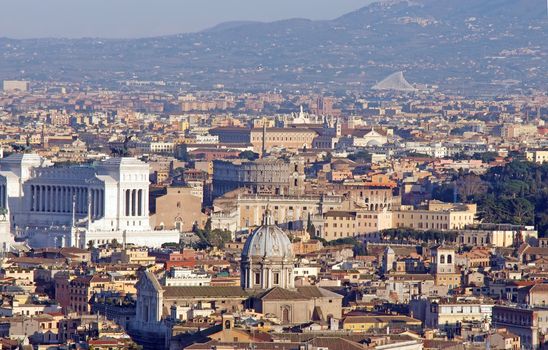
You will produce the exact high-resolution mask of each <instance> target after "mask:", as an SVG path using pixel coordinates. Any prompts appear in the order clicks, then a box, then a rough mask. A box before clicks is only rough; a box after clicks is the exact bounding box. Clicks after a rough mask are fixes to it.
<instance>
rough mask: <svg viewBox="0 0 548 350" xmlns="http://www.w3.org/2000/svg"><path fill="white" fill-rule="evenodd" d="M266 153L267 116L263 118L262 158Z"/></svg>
mask: <svg viewBox="0 0 548 350" xmlns="http://www.w3.org/2000/svg"><path fill="white" fill-rule="evenodd" d="M265 153H266V118H263V143H262V147H261V158H262V157H264V155H265Z"/></svg>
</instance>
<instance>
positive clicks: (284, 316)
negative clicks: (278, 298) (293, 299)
mask: <svg viewBox="0 0 548 350" xmlns="http://www.w3.org/2000/svg"><path fill="white" fill-rule="evenodd" d="M289 322H290V319H289V306H284V307H283V309H282V323H284V324H287V323H289Z"/></svg>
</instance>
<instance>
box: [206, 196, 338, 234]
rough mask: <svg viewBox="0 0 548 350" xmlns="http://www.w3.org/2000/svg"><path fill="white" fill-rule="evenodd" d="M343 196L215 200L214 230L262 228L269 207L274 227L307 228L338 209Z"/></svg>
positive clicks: (212, 223) (256, 197)
mask: <svg viewBox="0 0 548 350" xmlns="http://www.w3.org/2000/svg"><path fill="white" fill-rule="evenodd" d="M343 203H344V202H343V198H342V196H327V195H326V196H321V195H310V196H306V195H305V196H267V195H258V194H239V195H238V196H236V197H233V198H225V197H220V198H218V199H217V200H215V201H214V203H213V204H214V208H215V212H214V213H213V214H212V215H211V225H212V227H213V228H219V229H229V230H231V231H241V230H246V229H250V228H254V227H257V226H260V225H261V223H262V218H263V213H264V211H265V210H266V207H267V206H268V207H269V208H270V211H271V215H272V219H273V221H274V223H275V224H277V225H279V226H280V227H282V228H286V229H289V230H299V229H304V228H306V225H307V222H308V219H309V218H310V217H314V216H316V215H321V213H323V212H326V211H330V210H339V209H340V208H341V207H342V205H343Z"/></svg>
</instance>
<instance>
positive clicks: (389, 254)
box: [382, 246, 396, 273]
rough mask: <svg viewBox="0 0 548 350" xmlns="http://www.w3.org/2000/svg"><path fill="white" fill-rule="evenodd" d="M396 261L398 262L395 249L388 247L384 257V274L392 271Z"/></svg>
mask: <svg viewBox="0 0 548 350" xmlns="http://www.w3.org/2000/svg"><path fill="white" fill-rule="evenodd" d="M394 261H396V253H395V252H394V249H392V248H390V246H387V247H386V249H385V250H384V253H383V255H382V272H383V273H388V272H390V271H392V268H393V265H394Z"/></svg>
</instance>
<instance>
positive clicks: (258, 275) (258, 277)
mask: <svg viewBox="0 0 548 350" xmlns="http://www.w3.org/2000/svg"><path fill="white" fill-rule="evenodd" d="M255 284H261V274H260V273H258V272H255Z"/></svg>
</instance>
